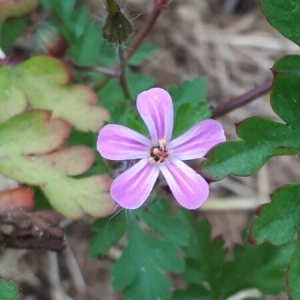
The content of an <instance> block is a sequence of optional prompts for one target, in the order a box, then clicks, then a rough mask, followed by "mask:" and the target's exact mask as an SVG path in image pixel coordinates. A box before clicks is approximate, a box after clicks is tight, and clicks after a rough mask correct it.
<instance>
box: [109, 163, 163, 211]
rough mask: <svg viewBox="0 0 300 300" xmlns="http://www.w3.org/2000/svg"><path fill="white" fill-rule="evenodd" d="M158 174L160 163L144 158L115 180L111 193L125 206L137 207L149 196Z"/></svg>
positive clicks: (129, 207)
mask: <svg viewBox="0 0 300 300" xmlns="http://www.w3.org/2000/svg"><path fill="white" fill-rule="evenodd" d="M158 174H159V167H158V165H151V164H150V163H149V161H148V159H142V160H140V161H139V162H138V163H137V164H135V165H134V166H133V167H132V168H130V169H128V170H127V171H125V172H124V173H122V174H121V175H119V176H118V177H117V178H116V179H115V180H114V181H113V183H112V185H111V188H110V194H111V196H112V198H113V199H114V200H115V201H116V202H117V203H118V204H119V205H120V206H122V207H123V208H128V209H136V208H138V207H140V206H141V205H142V204H143V203H144V202H145V201H146V200H147V198H148V197H149V195H150V193H151V191H152V189H153V186H154V184H155V182H156V179H157V177H158Z"/></svg>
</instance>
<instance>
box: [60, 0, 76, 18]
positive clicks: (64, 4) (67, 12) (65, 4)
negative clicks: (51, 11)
mask: <svg viewBox="0 0 300 300" xmlns="http://www.w3.org/2000/svg"><path fill="white" fill-rule="evenodd" d="M75 4H76V0H68V1H58V6H59V8H58V10H57V11H59V13H60V16H61V18H62V20H63V21H64V20H68V19H69V18H70V16H71V14H72V11H73V9H74V6H75Z"/></svg>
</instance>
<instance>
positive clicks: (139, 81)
mask: <svg viewBox="0 0 300 300" xmlns="http://www.w3.org/2000/svg"><path fill="white" fill-rule="evenodd" d="M127 80H128V87H129V90H130V93H131V96H132V98H133V100H134V101H135V100H136V98H137V96H138V94H140V93H141V92H143V91H145V90H148V89H149V88H151V87H153V85H154V84H155V79H154V78H153V77H151V76H145V75H142V74H139V73H137V74H132V75H129V76H128V78H127Z"/></svg>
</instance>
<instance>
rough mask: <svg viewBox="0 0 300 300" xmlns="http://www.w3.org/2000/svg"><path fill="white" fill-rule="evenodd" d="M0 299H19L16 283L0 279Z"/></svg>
mask: <svg viewBox="0 0 300 300" xmlns="http://www.w3.org/2000/svg"><path fill="white" fill-rule="evenodd" d="M0 299H1V300H21V295H20V289H19V287H18V285H17V284H16V283H15V282H13V281H10V280H4V279H0Z"/></svg>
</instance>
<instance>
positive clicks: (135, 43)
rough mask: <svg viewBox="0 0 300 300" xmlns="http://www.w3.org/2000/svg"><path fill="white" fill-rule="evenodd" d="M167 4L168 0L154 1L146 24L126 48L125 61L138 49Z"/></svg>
mask: <svg viewBox="0 0 300 300" xmlns="http://www.w3.org/2000/svg"><path fill="white" fill-rule="evenodd" d="M167 4H168V0H155V8H154V10H153V11H152V13H151V16H150V17H149V20H148V22H147V24H146V25H145V27H144V28H143V29H142V31H141V32H140V33H139V34H138V35H137V36H136V37H135V39H134V40H133V41H132V43H131V44H130V45H129V47H128V50H127V52H126V58H127V59H129V58H130V57H131V55H132V54H133V53H134V52H135V50H136V49H137V48H138V47H139V45H140V44H141V43H142V41H143V40H144V39H145V38H146V36H147V35H148V33H149V32H150V30H151V29H152V27H153V26H154V24H155V22H156V21H157V19H158V17H159V16H160V14H161V13H162V11H163V10H164V9H166V8H167Z"/></svg>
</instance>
